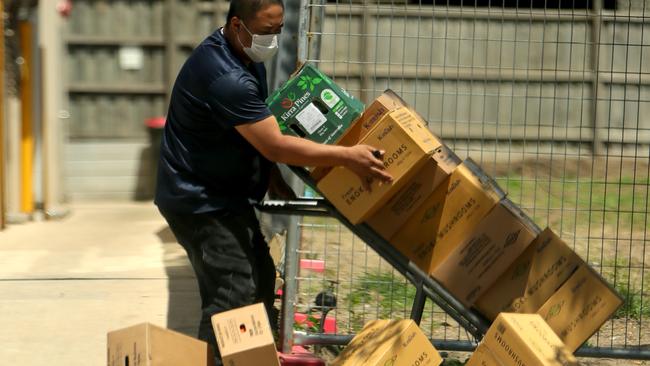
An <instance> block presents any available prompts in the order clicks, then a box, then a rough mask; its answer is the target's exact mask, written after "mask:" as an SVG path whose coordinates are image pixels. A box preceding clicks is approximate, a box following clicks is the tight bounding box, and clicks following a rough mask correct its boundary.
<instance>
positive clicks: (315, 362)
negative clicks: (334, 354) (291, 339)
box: [278, 346, 325, 366]
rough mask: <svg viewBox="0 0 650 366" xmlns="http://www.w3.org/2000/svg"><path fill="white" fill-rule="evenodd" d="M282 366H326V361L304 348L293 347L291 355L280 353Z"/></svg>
mask: <svg viewBox="0 0 650 366" xmlns="http://www.w3.org/2000/svg"><path fill="white" fill-rule="evenodd" d="M278 358H279V359H280V365H282V366H325V361H324V360H322V359H320V358H318V357H317V356H315V355H314V354H313V353H311V352H309V351H308V350H306V349H305V348H303V347H300V346H293V347H292V348H291V354H286V353H282V352H278Z"/></svg>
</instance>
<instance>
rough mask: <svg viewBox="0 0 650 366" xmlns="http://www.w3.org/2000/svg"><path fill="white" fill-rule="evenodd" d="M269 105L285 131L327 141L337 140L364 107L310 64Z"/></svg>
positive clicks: (320, 141) (276, 92) (322, 141)
mask: <svg viewBox="0 0 650 366" xmlns="http://www.w3.org/2000/svg"><path fill="white" fill-rule="evenodd" d="M266 104H268V106H269V108H270V109H271V112H272V113H273V115H275V118H276V119H277V120H278V124H279V125H280V130H281V131H282V133H284V134H287V135H294V136H298V137H304V138H307V139H310V140H312V141H315V142H319V143H323V144H334V143H336V141H337V140H338V139H339V137H340V136H341V135H342V134H343V132H345V130H346V129H347V128H348V126H350V125H351V124H352V122H353V121H354V120H356V119H357V118H359V116H361V113H363V109H364V105H363V103H361V102H360V101H359V100H357V99H356V98H354V97H353V96H351V95H350V94H348V92H346V91H345V90H344V89H343V88H341V87H339V86H338V85H336V84H335V83H334V82H333V81H332V80H330V78H328V77H327V76H325V75H324V74H323V73H321V72H320V70H318V69H317V68H316V67H314V66H312V65H310V64H305V65H303V67H302V68H301V69H300V70H299V71H298V72H297V73H296V74H294V75H293V76H292V77H291V79H289V80H288V81H287V82H286V83H285V84H284V85H282V87H280V88H279V89H278V90H276V91H275V92H274V93H273V94H271V96H269V97H268V98H267V99H266Z"/></svg>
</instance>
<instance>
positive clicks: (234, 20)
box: [230, 16, 241, 32]
mask: <svg viewBox="0 0 650 366" xmlns="http://www.w3.org/2000/svg"><path fill="white" fill-rule="evenodd" d="M230 24H232V26H233V28H234V30H236V31H237V32H239V30H240V29H241V19H239V17H237V16H235V17H232V18H230Z"/></svg>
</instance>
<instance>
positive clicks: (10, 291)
mask: <svg viewBox="0 0 650 366" xmlns="http://www.w3.org/2000/svg"><path fill="white" fill-rule="evenodd" d="M70 209H71V212H70V214H69V215H68V216H67V217H65V218H63V219H61V220H58V221H44V222H29V223H26V224H20V225H11V226H9V227H8V228H7V229H6V230H4V231H1V232H0V360H2V361H0V364H3V365H21V366H32V365H34V366H36V365H38V366H42V365H66V366H75V365H79V366H81V365H84V366H85V365H105V364H106V333H107V332H108V331H110V330H113V329H119V328H122V327H125V326H129V325H132V324H136V323H140V322H152V323H154V324H158V325H162V326H165V327H169V328H171V329H175V330H178V331H181V332H183V333H186V334H189V335H195V333H196V324H197V323H198V315H199V299H198V290H197V287H196V284H195V282H194V277H193V273H192V270H191V267H190V266H189V262H188V261H187V259H186V257H185V252H184V251H183V249H182V248H181V247H180V246H179V245H178V244H177V243H176V241H175V239H174V237H173V235H172V234H171V232H170V231H169V229H168V227H167V225H166V224H165V222H164V220H163V219H162V217H161V216H160V214H159V213H158V211H157V210H156V208H155V206H154V205H153V204H152V203H150V202H146V203H93V204H75V205H73V206H71V207H70Z"/></svg>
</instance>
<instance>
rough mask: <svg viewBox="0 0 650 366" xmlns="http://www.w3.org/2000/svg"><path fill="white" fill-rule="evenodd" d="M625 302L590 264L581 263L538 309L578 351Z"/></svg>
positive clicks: (556, 330)
mask: <svg viewBox="0 0 650 366" xmlns="http://www.w3.org/2000/svg"><path fill="white" fill-rule="evenodd" d="M622 303H623V300H622V299H621V297H620V296H619V295H618V294H617V293H616V292H615V291H614V290H613V289H612V288H611V287H610V286H609V285H608V284H607V283H606V282H605V281H604V280H603V279H602V278H601V277H600V276H599V275H598V274H597V273H596V272H594V271H593V270H592V269H591V268H590V267H589V266H588V265H582V266H580V267H578V269H577V270H576V271H575V273H573V275H571V277H570V278H569V279H568V280H567V281H566V282H565V283H564V284H563V285H562V287H560V288H559V289H558V290H557V292H555V293H554V294H553V295H552V296H551V297H550V298H549V299H548V300H547V301H546V303H544V305H543V306H542V307H541V308H540V309H539V311H538V312H537V313H538V314H540V315H541V316H542V317H543V318H544V320H546V322H547V323H548V324H549V325H550V327H551V328H552V329H553V330H554V331H555V333H557V335H558V336H559V337H560V339H562V341H564V343H565V344H566V346H567V348H568V349H570V350H571V351H575V350H576V349H578V347H580V345H582V344H583V343H584V342H585V341H586V340H587V339H589V337H591V336H592V335H593V334H594V333H596V331H598V329H599V328H600V326H601V325H603V323H604V322H605V321H607V319H609V318H610V317H611V316H612V314H614V312H616V310H617V309H618V307H619V306H621V304H622Z"/></svg>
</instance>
